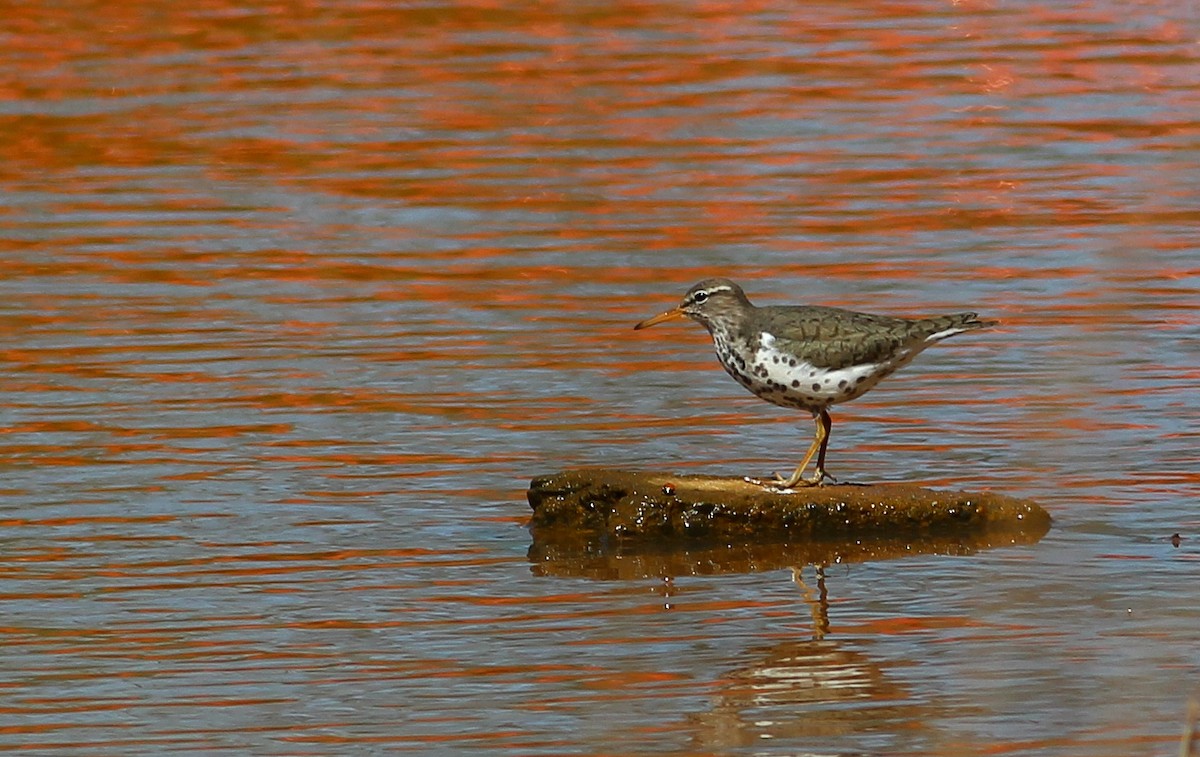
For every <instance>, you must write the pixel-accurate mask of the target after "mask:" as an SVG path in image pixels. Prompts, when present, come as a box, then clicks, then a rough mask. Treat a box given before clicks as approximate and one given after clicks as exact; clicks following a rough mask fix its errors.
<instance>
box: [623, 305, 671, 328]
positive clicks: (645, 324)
mask: <svg viewBox="0 0 1200 757" xmlns="http://www.w3.org/2000/svg"><path fill="white" fill-rule="evenodd" d="M682 317H683V308H671V309H670V310H668V311H667V312H665V313H659V314H658V315H656V316H654V317H653V318H647V319H646V320H644V321H642V322H641V323H639V324H638V325H636V326H634V327H633V330H634V331H641V330H642V329H648V328H650V327H651V326H653V325H654V324H656V323H662V322H663V321H669V320H671V319H673V318H682Z"/></svg>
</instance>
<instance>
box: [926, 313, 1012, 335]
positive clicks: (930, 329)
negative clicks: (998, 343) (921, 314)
mask: <svg viewBox="0 0 1200 757" xmlns="http://www.w3.org/2000/svg"><path fill="white" fill-rule="evenodd" d="M921 323H922V324H924V325H925V327H926V328H925V333H926V336H925V341H926V342H938V341H941V340H942V339H945V338H946V337H949V336H954V335H955V334H961V333H963V332H964V331H975V330H977V329H986V328H991V327H992V326H995V325H997V324H999V323H1000V321H981V320H979V315H978V314H977V313H955V314H954V315H942V316H937V317H936V318H925V319H922V321H921Z"/></svg>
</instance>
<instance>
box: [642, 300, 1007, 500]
mask: <svg viewBox="0 0 1200 757" xmlns="http://www.w3.org/2000/svg"><path fill="white" fill-rule="evenodd" d="M685 317H686V318H690V319H692V320H693V321H696V322H697V323H699V324H700V325H702V326H704V327H705V328H706V329H708V333H709V334H710V335H711V336H712V340H713V346H714V347H715V349H716V353H717V359H718V360H719V361H720V362H721V366H722V367H724V369H725V371H726V372H727V373H728V374H729V375H730V376H732V377H733V378H734V380H736V381H737V382H738V383H740V384H741V385H742V386H744V387H746V389H748V390H749V391H751V392H752V393H754V394H755V395H756V396H758V397H760V398H761V399H764V400H766V401H767V402H771V403H773V404H775V405H779V406H781V407H786V408H793V409H797V410H805V411H807V412H809V413H811V414H812V417H813V420H814V421H815V423H816V433H815V435H814V437H813V440H812V443H811V444H810V445H809V448H808V451H807V452H806V453H805V454H804V457H803V459H802V460H801V461H800V464H799V465H798V466H796V470H795V471H793V472H792V474H791V475H790V476H786V477H784V476H781V475H779V474H778V473H776V474H775V475H774V477H773V478H772V479H771V480H769V481H762V480H758V479H748V480H750V481H754V482H755V483H758V484H761V485H763V486H764V487H768V488H775V489H789V490H790V489H792V488H793V487H796V486H818V485H821V484H823V483H824V482H825V480H826V479H829V480H831V481H834V482H836V480H837V479H835V478H834V477H833V476H831V475H829V474H828V473H827V472H826V471H825V451H826V449H827V447H828V446H829V435H830V430H831V429H832V427H833V420H832V418H831V417H830V415H829V408H830V407H831V406H833V405H836V404H838V403H841V402H849V401H850V400H854V399H857V398H859V397H861V396H862V395H864V394H866V393H867V391H869V390H870V389H872V388H873V387H874V386H875V385H876V384H878V383H879V382H880V381H882V380H883V379H884V378H886V377H888V376H889V375H891V374H892V373H894V372H895V371H896V370H898V369H899V368H902V367H904V366H905V365H908V363H910V362H911V361H912V360H913V358H915V357H916V356H917V355H919V354H920V353H921V352H922V351H924V350H925V348H927V347H929V346H931V345H933V344H935V343H937V342H940V341H941V340H943V339H946V338H947V337H951V336H954V335H955V334H961V333H964V332H967V331H976V330H978V329H986V328H989V327H992V326H996V325H998V323H999V322H998V321H991V320H980V319H979V317H978V314H976V313H955V314H952V315H941V316H934V317H930V318H900V317H895V316H887V315H873V314H870V313H860V312H856V311H853V310H843V309H842V308H835V307H827V306H824V305H770V306H766V307H758V306H756V305H754V304H753V303H752V302H750V299H749V298H748V297H747V296H746V293H745V292H744V291H742V288H741V287H740V286H738V285H737V284H735V283H734V282H732V281H730V280H729V279H726V278H711V279H705V280H704V281H701V282H699V283H698V284H696V285H695V286H693V287H692V288H691V289H689V290H688V291H687V294H685V295H684V296H683V300H682V301H681V302H680V303H679V305H678V306H676V307H674V308H671V309H670V310H667V311H666V312H663V313H660V314H659V315H656V316H653V317H651V318H647V319H645V320H644V321H641V322H640V323H638V324H637V325H635V326H634V327H633V328H634V329H635V330H638V331H640V330H642V329H645V328H649V327H650V326H654V325H656V324H659V323H663V322H664V321H670V320H673V319H676V318H685ZM814 455H815V456H816V467H815V469H814V471H813V474H812V475H811V476H807V477H806V476H805V475H804V474H805V471H806V470H807V469H808V467H809V464H810V463H812V461H813V457H814Z"/></svg>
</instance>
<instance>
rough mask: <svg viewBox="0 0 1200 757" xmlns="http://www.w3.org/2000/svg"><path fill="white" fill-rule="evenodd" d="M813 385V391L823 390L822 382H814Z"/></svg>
mask: <svg viewBox="0 0 1200 757" xmlns="http://www.w3.org/2000/svg"><path fill="white" fill-rule="evenodd" d="M812 387H813V391H814V392H819V391H821V385H820V384H813V385H812Z"/></svg>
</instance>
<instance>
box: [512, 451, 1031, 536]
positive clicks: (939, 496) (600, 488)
mask: <svg viewBox="0 0 1200 757" xmlns="http://www.w3.org/2000/svg"><path fill="white" fill-rule="evenodd" d="M528 498H529V504H530V507H531V508H532V509H533V517H532V519H531V521H530V527H531V530H532V531H533V533H534V536H535V538H537V537H539V535H542V536H546V535H549V534H551V533H552V532H553V533H558V534H560V535H561V534H565V533H571V532H577V533H589V534H594V535H600V536H603V537H605V538H607V539H616V540H618V541H621V542H630V541H642V540H649V541H660V540H675V539H684V540H691V539H697V540H717V541H730V542H745V541H760V540H775V541H781V540H787V541H792V542H795V541H797V540H804V539H817V538H830V537H836V538H847V537H879V536H886V537H889V538H896V537H900V538H903V537H912V536H919V535H945V534H984V533H987V534H993V533H998V534H1003V533H1011V534H1018V535H1026V536H1029V537H1032V540H1033V541H1036V540H1037V539H1038V538H1040V537H1041V536H1042V535H1043V534H1044V533H1045V532H1046V531H1047V530H1048V529H1049V528H1050V522H1051V521H1050V516H1049V514H1048V513H1047V512H1046V511H1045V510H1044V509H1042V508H1041V507H1040V506H1039V505H1038V504H1037V503H1035V502H1032V501H1029V500H1024V499H1018V498H1015V497H1009V496H1006V495H1003V494H999V493H996V492H990V491H982V492H959V491H937V490H932V489H925V488H922V487H919V486H913V485H910V484H874V485H869V486H860V485H828V486H819V487H806V488H797V489H794V490H785V491H776V490H772V489H768V488H765V487H763V486H761V485H759V484H756V483H751V482H748V481H746V480H745V479H741V478H727V477H717V476H697V475H672V474H664V473H655V472H641V471H627V470H614V469H605V468H598V469H579V470H568V471H563V472H560V473H554V474H551V475H547V476H539V477H537V478H535V479H533V481H532V482H531V484H530V488H529V492H528Z"/></svg>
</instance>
